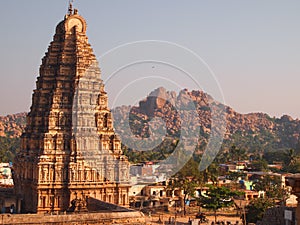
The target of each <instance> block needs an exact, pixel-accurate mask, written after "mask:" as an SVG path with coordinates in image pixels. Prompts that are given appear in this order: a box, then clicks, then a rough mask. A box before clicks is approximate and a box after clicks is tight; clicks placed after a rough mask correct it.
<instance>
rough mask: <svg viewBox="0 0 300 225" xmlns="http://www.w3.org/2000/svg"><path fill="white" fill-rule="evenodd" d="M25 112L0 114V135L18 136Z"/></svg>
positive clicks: (22, 126)
mask: <svg viewBox="0 0 300 225" xmlns="http://www.w3.org/2000/svg"><path fill="white" fill-rule="evenodd" d="M26 114H27V113H17V114H12V115H7V116H0V137H9V138H16V137H20V135H21V134H22V132H23V130H24V128H25V121H26Z"/></svg>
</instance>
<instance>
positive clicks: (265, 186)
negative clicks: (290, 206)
mask: <svg viewBox="0 0 300 225" xmlns="http://www.w3.org/2000/svg"><path fill="white" fill-rule="evenodd" d="M253 186H254V190H256V191H265V194H266V197H267V198H269V199H273V200H274V201H275V200H280V201H282V200H283V199H284V198H285V197H286V191H285V189H284V188H283V187H282V185H281V178H280V177H279V176H270V175H266V176H263V177H261V178H259V179H257V180H256V181H254V182H253Z"/></svg>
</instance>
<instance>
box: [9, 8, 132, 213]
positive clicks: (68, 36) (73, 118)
mask: <svg viewBox="0 0 300 225" xmlns="http://www.w3.org/2000/svg"><path fill="white" fill-rule="evenodd" d="M86 27H87V26H86V22H85V20H84V18H83V17H81V16H80V15H78V12H77V10H76V9H75V10H73V9H72V5H71V4H70V7H69V12H68V14H67V15H66V16H65V18H64V20H63V21H62V22H60V23H59V24H58V25H57V27H56V33H55V35H54V38H53V41H52V42H51V43H50V46H49V48H48V51H47V53H46V55H45V56H44V58H43V59H42V65H41V66H40V71H39V74H40V75H39V77H38V78H37V82H36V89H35V90H34V93H33V96H32V106H31V108H30V112H29V114H28V116H27V125H26V129H25V132H24V133H23V134H22V137H21V139H22V141H21V150H20V152H19V153H18V154H17V156H16V158H15V162H14V183H15V191H16V194H17V197H18V199H19V201H18V206H17V207H18V208H19V209H21V211H22V212H37V213H43V212H51V211H66V210H69V211H74V210H77V208H78V207H80V208H81V209H84V208H86V202H87V201H86V199H87V198H88V197H93V198H97V199H99V200H102V201H107V202H110V203H114V204H120V205H124V206H127V205H128V204H129V199H128V192H129V183H128V182H129V163H128V160H127V158H126V157H125V156H124V155H122V151H121V142H120V139H119V138H118V137H117V135H116V134H115V132H114V128H113V123H112V116H111V112H110V110H109V108H108V98H107V94H106V92H105V91H104V84H103V81H102V80H101V78H100V74H101V72H100V69H99V66H98V62H97V60H96V57H95V55H94V53H93V50H92V48H91V46H90V44H89V43H88V38H87V36H86Z"/></svg>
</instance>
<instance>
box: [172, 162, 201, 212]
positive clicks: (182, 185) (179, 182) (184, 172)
mask: <svg viewBox="0 0 300 225" xmlns="http://www.w3.org/2000/svg"><path fill="white" fill-rule="evenodd" d="M202 180H203V177H202V175H201V173H200V172H199V170H198V163H197V162H195V161H194V160H193V159H190V160H189V161H188V162H187V163H186V164H185V166H184V167H183V168H182V169H181V170H180V171H179V172H177V173H176V174H175V175H174V176H173V177H172V179H171V184H170V185H169V186H168V189H171V190H175V189H177V190H181V191H183V193H184V195H183V198H182V199H181V207H183V212H184V214H186V202H187V200H188V198H189V197H193V196H194V195H195V191H196V188H197V187H198V186H200V185H201V183H202Z"/></svg>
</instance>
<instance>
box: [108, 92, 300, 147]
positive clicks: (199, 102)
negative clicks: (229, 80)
mask: <svg viewBox="0 0 300 225" xmlns="http://www.w3.org/2000/svg"><path fill="white" fill-rule="evenodd" d="M191 102H192V103H193V104H194V106H192V107H191V106H190V104H191ZM214 105H218V107H220V108H222V107H223V108H224V113H225V115H224V116H223V117H222V115H217V116H215V117H216V118H217V119H215V120H218V119H219V120H222V119H224V120H226V131H225V135H224V142H223V148H228V147H230V146H231V145H236V146H238V147H240V148H243V149H246V150H247V151H248V152H253V153H263V152H265V151H276V150H282V149H289V148H294V149H298V148H299V134H300V121H299V120H298V119H297V120H293V119H292V118H291V117H290V116H287V115H284V116H282V117H281V118H271V117H270V116H269V115H267V114H264V113H250V114H240V113H238V112H235V111H234V110H233V109H232V108H230V107H228V106H224V105H222V104H220V103H217V102H215V101H214V100H213V98H212V97H211V96H209V95H208V94H206V93H204V92H203V91H188V90H187V89H184V90H182V91H180V92H179V94H178V95H176V93H175V92H168V91H166V90H165V89H164V88H158V89H156V90H154V91H153V92H152V93H150V94H149V96H148V97H147V98H146V99H144V100H142V101H140V102H139V106H134V107H131V108H129V107H128V106H121V107H117V108H115V109H114V110H113V115H114V120H115V122H114V123H115V124H116V125H117V126H119V128H118V129H117V130H118V132H121V137H122V139H124V137H125V139H126V135H127V133H128V132H127V133H122V127H124V126H125V124H126V121H127V120H128V112H129V124H130V127H131V130H132V132H133V133H134V134H135V135H136V136H140V137H149V136H151V129H149V121H151V119H153V118H154V117H159V118H161V119H162V120H157V121H158V122H157V123H161V124H160V125H161V126H164V123H165V124H166V125H165V126H166V128H167V135H166V136H167V139H168V138H170V139H171V140H174V139H176V138H177V139H178V138H179V137H180V135H181V132H182V122H184V120H183V121H182V120H181V118H182V115H181V116H180V115H179V114H178V112H177V109H178V108H182V107H186V109H187V110H184V113H183V114H184V116H185V114H188V113H189V112H190V110H191V109H193V108H194V109H195V110H196V111H197V113H198V115H199V121H198V122H196V123H195V126H200V131H199V132H200V137H199V139H198V146H197V150H198V151H199V152H200V153H201V151H202V150H203V149H204V148H205V146H206V144H207V142H208V138H209V136H210V133H211V122H212V110H211V107H214ZM189 107H190V108H189ZM214 113H216V112H214ZM217 113H218V111H217ZM217 122H218V121H217ZM160 125H157V126H160ZM128 138H129V139H130V137H128ZM164 142H166V139H165V140H164ZM166 146H167V145H166V144H165V145H164V144H161V145H160V146H158V147H157V148H156V150H162V149H165V147H166ZM168 151H170V150H168Z"/></svg>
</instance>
